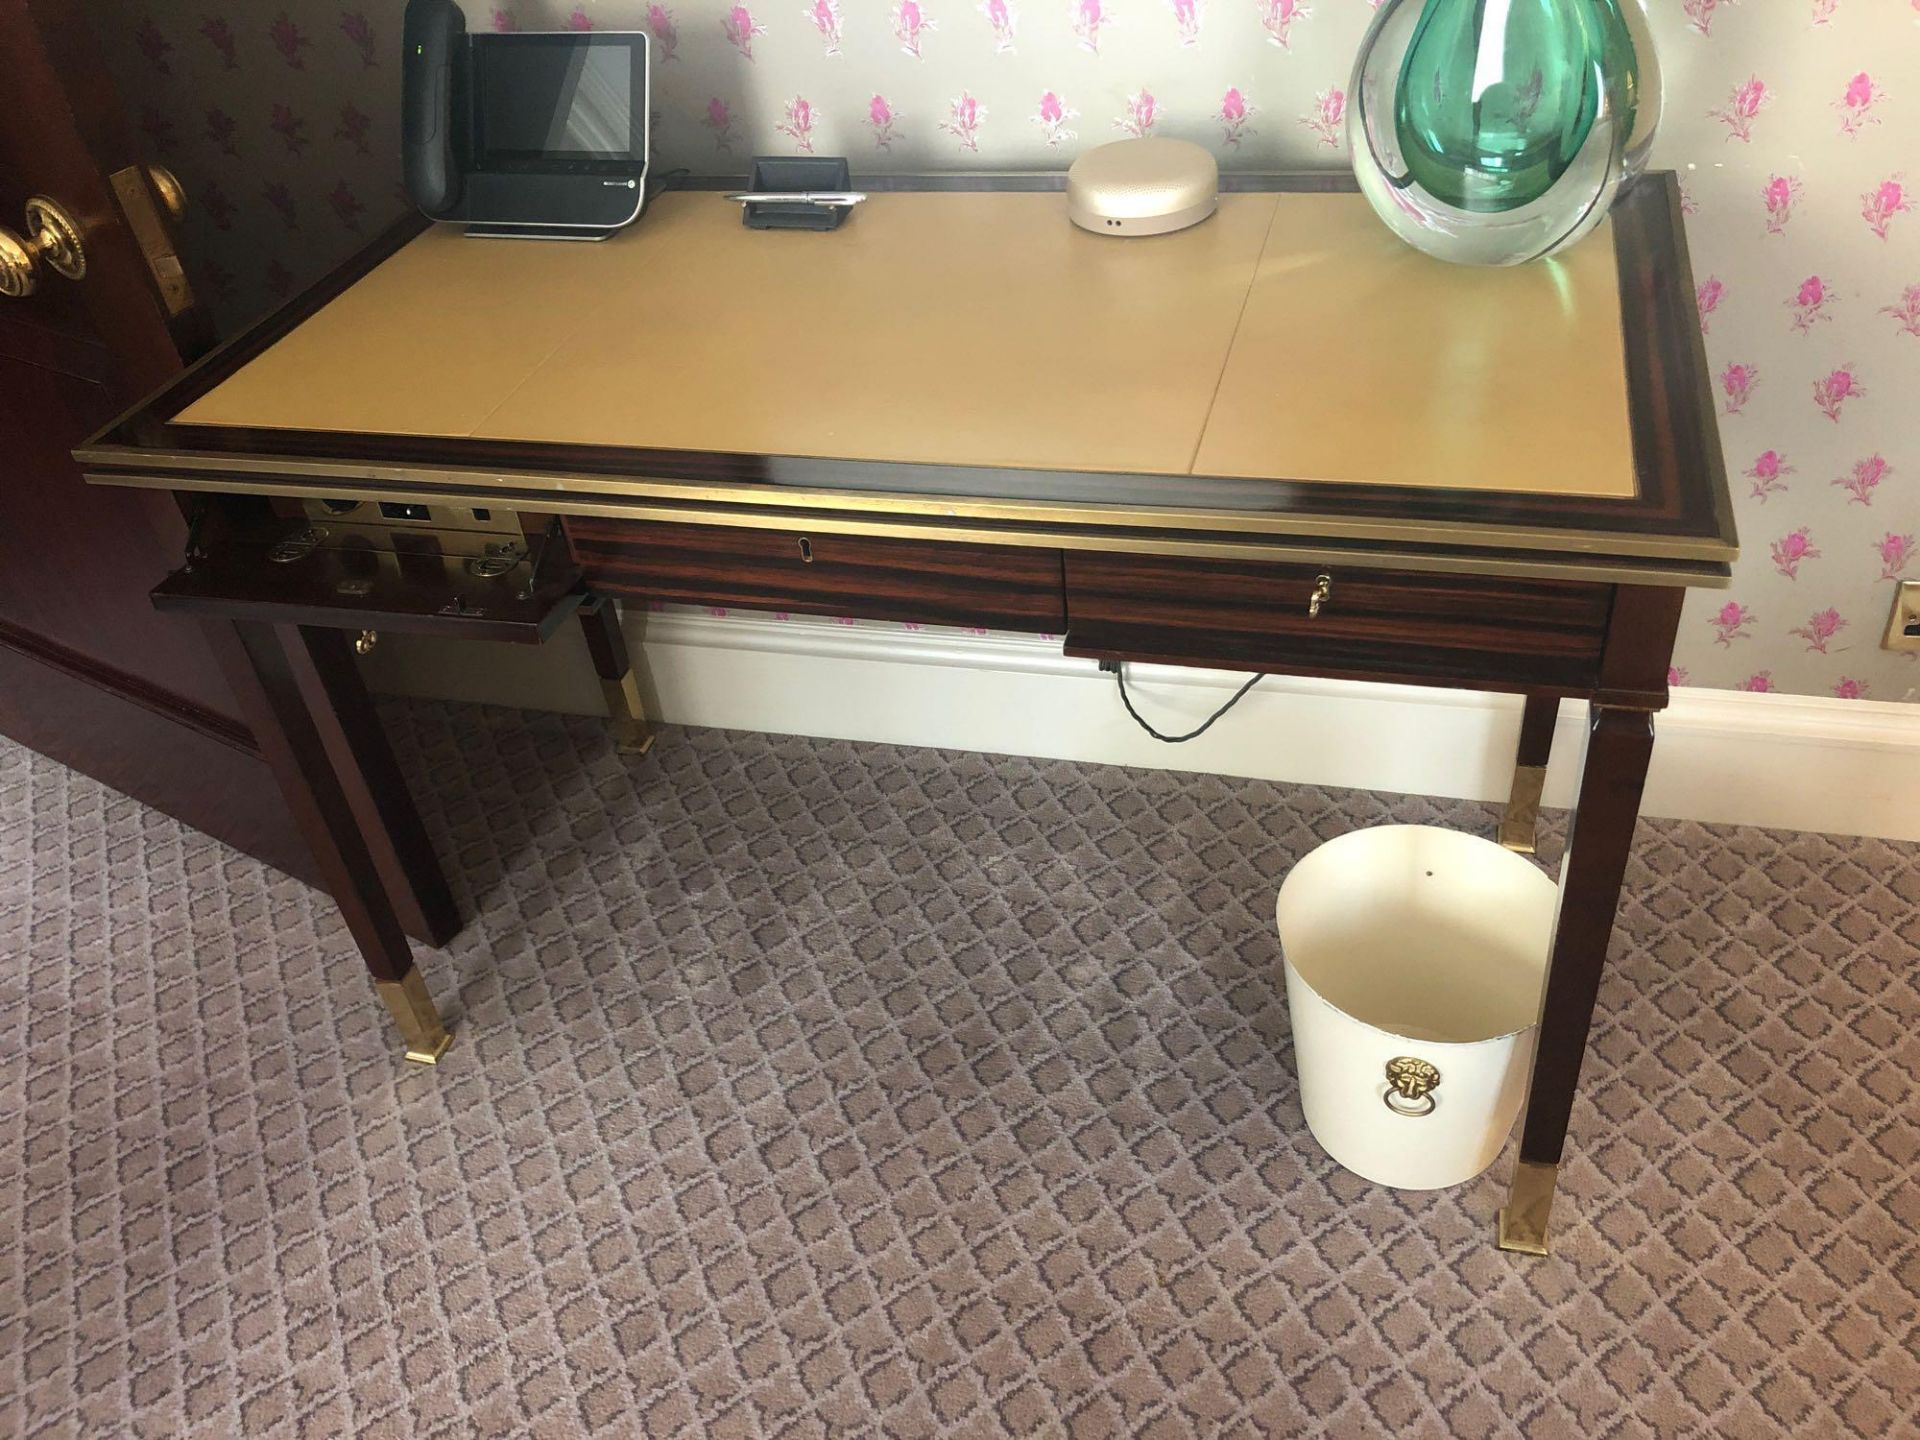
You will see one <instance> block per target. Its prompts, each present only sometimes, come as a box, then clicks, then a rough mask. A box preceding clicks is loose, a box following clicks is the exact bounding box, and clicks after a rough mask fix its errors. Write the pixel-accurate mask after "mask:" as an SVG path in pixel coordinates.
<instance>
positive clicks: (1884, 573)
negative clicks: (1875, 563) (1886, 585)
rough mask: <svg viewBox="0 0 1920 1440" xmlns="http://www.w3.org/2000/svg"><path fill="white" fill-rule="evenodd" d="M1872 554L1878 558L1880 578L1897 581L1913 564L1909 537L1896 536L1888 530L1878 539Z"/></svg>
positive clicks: (1911, 540)
mask: <svg viewBox="0 0 1920 1440" xmlns="http://www.w3.org/2000/svg"><path fill="white" fill-rule="evenodd" d="M1873 548H1874V552H1875V553H1876V554H1877V555H1879V557H1880V578H1881V579H1882V580H1898V579H1899V578H1900V577H1901V576H1902V575H1904V574H1906V573H1907V566H1909V565H1911V564H1912V563H1913V554H1914V548H1915V547H1914V540H1913V536H1911V535H1896V534H1894V533H1893V531H1891V530H1889V531H1888V532H1887V533H1886V534H1885V535H1883V536H1881V537H1880V543H1879V544H1877V545H1875V546H1874V547H1873Z"/></svg>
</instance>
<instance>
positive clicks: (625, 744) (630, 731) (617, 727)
mask: <svg viewBox="0 0 1920 1440" xmlns="http://www.w3.org/2000/svg"><path fill="white" fill-rule="evenodd" d="M600 688H601V690H602V692H604V693H605V695H606V697H607V715H608V717H609V718H610V719H611V720H612V721H613V748H614V749H615V750H616V751H617V752H619V753H620V754H622V755H644V754H646V753H647V751H649V750H651V749H652V748H653V726H652V725H650V724H649V723H647V708H646V706H645V705H644V704H642V703H641V700H640V680H639V677H638V676H636V675H635V674H634V672H633V671H631V670H629V671H628V672H627V673H626V674H625V675H622V676H621V677H620V678H619V679H618V680H602V681H601V682H600Z"/></svg>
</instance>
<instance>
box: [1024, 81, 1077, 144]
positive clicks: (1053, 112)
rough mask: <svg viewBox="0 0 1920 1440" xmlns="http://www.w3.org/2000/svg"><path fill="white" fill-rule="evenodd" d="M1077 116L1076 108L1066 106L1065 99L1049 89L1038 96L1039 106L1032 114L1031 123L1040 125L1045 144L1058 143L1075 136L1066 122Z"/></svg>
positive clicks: (1075, 118)
mask: <svg viewBox="0 0 1920 1440" xmlns="http://www.w3.org/2000/svg"><path fill="white" fill-rule="evenodd" d="M1079 118H1080V112H1079V111H1078V110H1073V109H1070V108H1068V106H1067V104H1066V102H1065V101H1063V100H1062V99H1061V98H1060V97H1059V96H1058V95H1056V94H1055V93H1054V92H1053V91H1051V90H1049V91H1047V92H1046V93H1045V94H1043V95H1041V97H1040V108H1039V109H1038V110H1036V111H1035V112H1034V114H1033V123H1034V124H1036V125H1038V126H1039V127H1040V133H1041V134H1042V135H1043V136H1044V137H1045V138H1046V142H1047V144H1049V145H1060V144H1064V143H1065V142H1066V141H1068V140H1072V139H1074V138H1075V136H1074V132H1073V131H1071V130H1069V129H1068V128H1067V122H1068V121H1069V120H1077V119H1079Z"/></svg>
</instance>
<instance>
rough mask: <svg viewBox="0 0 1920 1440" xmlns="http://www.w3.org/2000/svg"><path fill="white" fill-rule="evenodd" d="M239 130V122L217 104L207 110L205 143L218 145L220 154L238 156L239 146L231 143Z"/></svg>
mask: <svg viewBox="0 0 1920 1440" xmlns="http://www.w3.org/2000/svg"><path fill="white" fill-rule="evenodd" d="M239 131H240V126H239V123H238V122H237V121H236V120H235V119H234V118H233V117H232V116H231V115H229V114H227V112H226V111H224V110H222V109H221V108H220V107H219V106H218V105H216V106H214V107H213V109H211V110H209V111H207V128H206V131H205V135H206V139H207V143H208V144H210V145H216V146H218V147H219V149H220V153H221V154H222V155H232V156H234V157H236V158H237V157H238V156H239V154H240V147H239V146H237V145H235V144H234V143H233V137H234V136H235V135H236V134H238V133H239Z"/></svg>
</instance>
